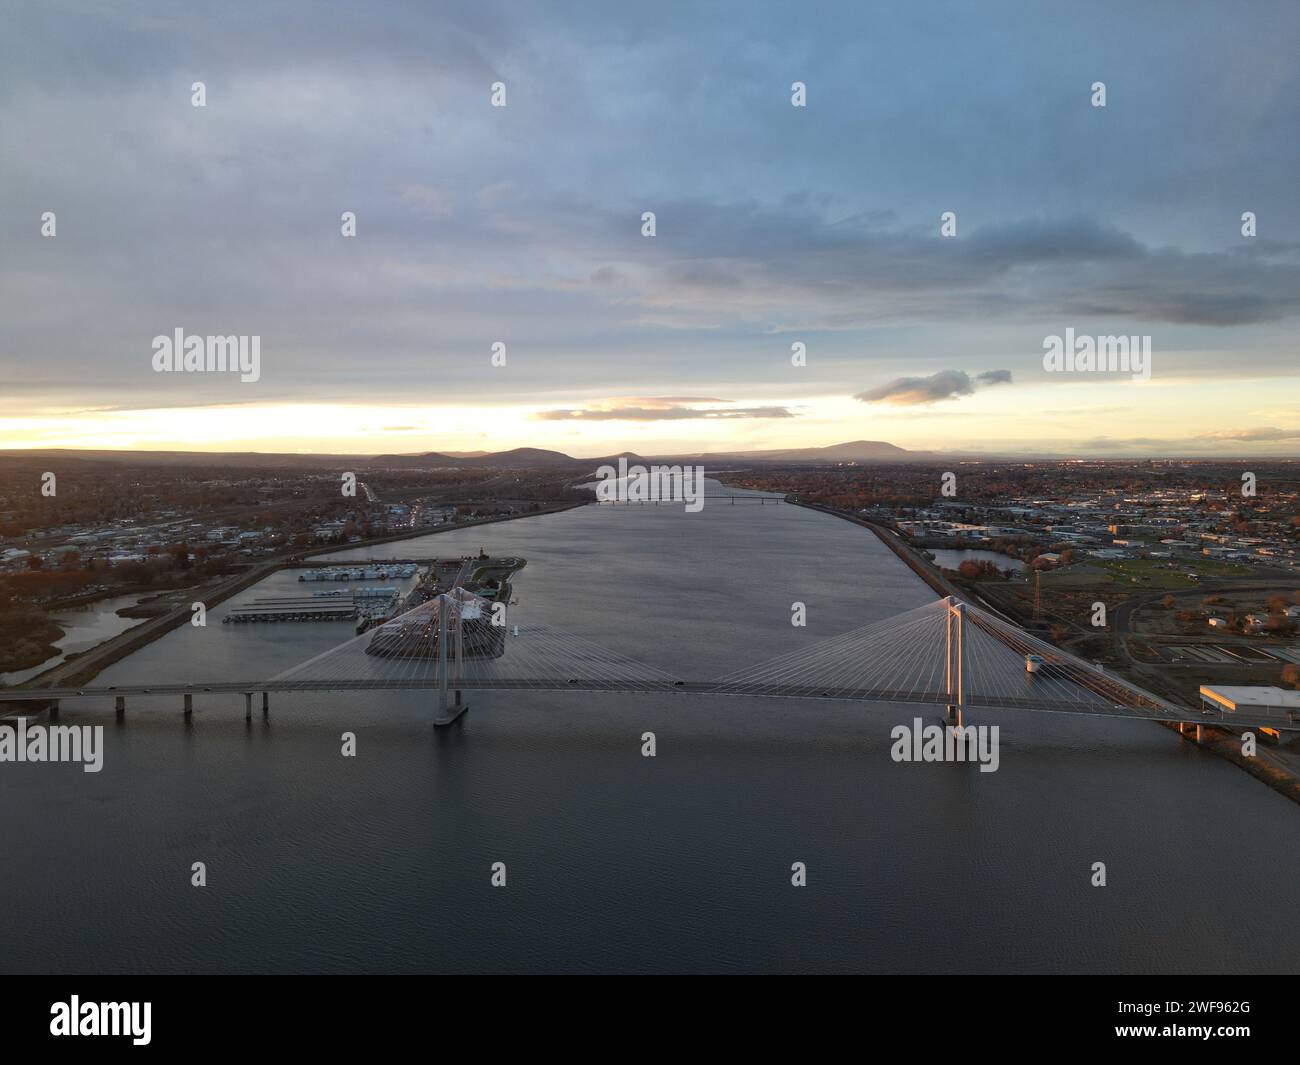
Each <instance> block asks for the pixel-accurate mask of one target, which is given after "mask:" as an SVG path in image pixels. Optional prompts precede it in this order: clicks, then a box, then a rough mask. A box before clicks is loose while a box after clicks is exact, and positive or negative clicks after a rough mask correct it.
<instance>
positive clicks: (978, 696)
mask: <svg viewBox="0 0 1300 1065" xmlns="http://www.w3.org/2000/svg"><path fill="white" fill-rule="evenodd" d="M484 603H485V601H483V600H481V599H478V597H476V596H473V595H472V594H470V593H467V592H465V591H464V590H463V589H454V590H453V591H452V592H450V593H448V594H444V595H440V596H437V597H435V598H434V599H432V600H430V601H429V602H428V603H425V604H422V605H420V606H418V607H415V608H413V609H412V610H409V611H407V612H406V613H404V614H402V615H399V616H398V617H396V618H394V619H392V620H391V621H388V622H386V623H384V624H383V625H382V626H380V627H378V628H376V629H373V630H371V631H369V632H366V633H363V634H361V635H359V636H357V637H355V638H353V639H350V640H347V641H345V642H344V643H342V644H340V645H338V646H337V647H333V648H331V649H329V650H328V651H325V652H323V653H322V654H319V655H316V656H315V657H314V658H311V659H309V660H307V661H305V662H302V663H300V664H298V665H295V666H294V667H292V668H290V669H288V670H285V671H283V672H281V673H278V674H276V675H274V676H270V677H263V678H249V679H238V680H232V679H229V678H221V679H214V680H213V681H211V682H207V683H202V682H184V683H168V682H165V681H164V682H160V683H154V684H129V685H84V686H80V687H75V688H73V687H59V688H54V687H50V688H13V689H5V690H0V702H4V701H9V702H15V701H27V702H33V701H35V702H46V703H49V704H51V706H52V707H54V708H57V704H58V702H59V701H61V700H64V699H73V698H78V697H92V696H98V697H112V698H114V699H115V701H116V706H117V709H118V710H119V712H121V711H124V710H125V705H126V698H127V697H128V696H167V695H171V696H176V695H179V696H182V697H183V700H184V709H185V712H186V713H189V712H191V711H192V709H193V697H194V696H195V695H197V694H201V693H205V692H211V693H242V694H243V695H244V696H245V707H246V713H247V716H250V717H251V715H252V711H253V697H254V695H255V694H256V693H259V692H260V693H261V699H262V709H263V711H264V712H266V710H267V707H268V698H269V694H270V693H272V692H317V691H340V692H346V691H401V690H426V691H430V692H431V693H435V699H434V702H435V704H436V705H435V710H436V714H435V717H434V721H435V723H436V724H446V723H449V722H450V721H452V720H455V718H456V717H458V716H459V714H460V713H462V712H463V711H464V709H466V704H465V702H464V693H466V692H475V691H502V692H508V691H575V692H639V693H651V694H653V693H663V694H692V695H708V696H742V697H748V698H777V699H838V700H847V701H851V702H860V703H887V704H906V705H915V706H917V707H934V708H943V710H944V711H945V713H946V714H947V717H948V720H949V721H951V722H953V723H956V724H962V723H963V722H964V718H965V715H967V714H968V713H969V712H970V711H973V710H995V711H1000V710H1021V711H1029V712H1036V713H1060V714H1082V715H1087V716H1094V717H1112V718H1127V719H1131V720H1145V721H1168V722H1174V723H1179V724H1180V725H1189V724H1190V725H1197V726H1199V725H1204V724H1216V723H1217V724H1225V725H1226V724H1231V725H1232V726H1234V727H1244V728H1258V727H1266V728H1278V729H1300V716H1298V715H1295V714H1287V713H1285V712H1280V713H1278V714H1275V715H1266V716H1258V715H1255V716H1252V715H1250V714H1242V713H1227V712H1224V711H1217V710H1193V709H1189V708H1187V707H1183V706H1178V705H1176V704H1173V703H1170V702H1168V701H1167V700H1164V699H1162V698H1160V697H1159V696H1157V695H1154V694H1152V693H1151V692H1148V691H1145V690H1144V689H1142V688H1140V687H1138V686H1136V685H1134V684H1132V683H1131V682H1129V681H1127V680H1124V679H1122V678H1120V677H1117V676H1114V675H1113V674H1109V673H1106V672H1105V671H1103V670H1102V669H1101V668H1100V667H1098V666H1096V665H1093V664H1092V663H1089V662H1086V661H1084V660H1082V659H1080V658H1078V657H1076V656H1074V655H1071V654H1069V653H1067V652H1065V651H1062V650H1060V649H1059V648H1056V647H1053V646H1052V645H1051V644H1048V643H1046V642H1045V641H1043V640H1040V639H1038V638H1037V637H1035V636H1032V635H1030V634H1029V633H1027V632H1025V631H1023V630H1022V629H1019V628H1017V627H1016V626H1015V625H1013V624H1011V623H1009V622H1007V621H1005V620H1003V619H1002V618H999V617H998V616H996V615H994V614H992V613H990V612H988V611H986V610H984V609H982V608H980V607H976V606H973V605H971V604H968V603H963V602H960V601H958V600H956V599H954V598H953V597H948V598H946V599H940V600H937V601H935V602H932V603H929V604H926V605H925V606H922V607H918V608H916V609H915V610H910V611H907V612H906V613H903V614H899V615H898V616H896V617H892V618H889V619H887V620H885V621H880V622H876V623H874V624H870V625H866V626H863V627H862V628H858V629H854V630H852V631H850V632H845V633H842V634H841V635H839V636H836V637H833V638H831V639H828V640H825V641H822V642H820V643H817V644H814V645H813V646H811V647H808V648H806V649H799V650H796V651H791V652H790V653H788V654H785V655H781V656H779V657H776V658H772V659H768V660H767V661H764V662H761V663H758V664H756V665H754V666H751V667H747V668H743V669H739V670H735V671H733V672H731V673H728V674H726V675H724V676H721V677H718V678H716V679H712V680H699V679H691V678H686V677H681V676H677V675H675V674H674V673H672V672H669V671H667V670H665V669H662V668H660V667H658V666H655V665H651V664H649V663H647V662H643V661H641V660H639V659H637V658H634V657H632V656H629V655H626V654H622V653H619V652H616V651H612V650H610V649H608V648H605V647H602V646H600V645H599V644H597V643H595V642H593V641H591V640H587V639H584V638H581V637H578V636H575V635H573V634H571V633H567V632H564V631H561V630H559V629H556V628H553V627H551V626H548V625H528V626H518V625H513V626H511V625H494V624H492V621H491V620H490V617H489V615H488V614H487V612H485V611H484V609H483V607H484ZM444 633H445V634H446V638H445V639H444V638H442V634H444Z"/></svg>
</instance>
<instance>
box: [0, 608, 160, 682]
mask: <svg viewBox="0 0 1300 1065" xmlns="http://www.w3.org/2000/svg"><path fill="white" fill-rule="evenodd" d="M139 601H140V596H138V595H118V596H114V597H113V598H111V599H101V600H100V601H99V602H97V603H90V604H88V605H86V606H74V607H65V608H63V609H62V610H60V611H59V612H58V613H56V614H53V615H51V616H52V617H53V619H54V620H55V621H57V622H58V623H59V624H60V625H61V626H63V637H62V638H61V639H59V640H57V641H56V642H55V644H54V646H55V647H57V648H58V653H56V654H53V655H51V656H50V657H49V658H47V659H46V660H45V661H44V662H42V663H41V664H40V665H38V666H33V667H32V668H31V669H20V670H15V671H14V672H13V673H0V684H21V683H22V682H23V681H25V680H27V679H28V678H29V677H34V676H36V674H38V673H44V672H45V671H46V670H47V669H52V668H53V667H54V666H57V665H58V664H59V663H60V662H62V661H63V660H64V659H65V658H67V657H68V655H72V654H77V653H79V652H81V651H88V650H90V649H91V648H92V647H96V646H98V645H99V644H101V643H103V642H104V641H105V640H111V639H112V638H113V637H114V636H116V635H118V634H119V633H122V632H125V631H126V630H127V629H129V628H132V627H134V626H136V625H139V624H141V623H142V621H143V619H142V618H124V617H121V616H119V615H118V613H117V612H118V610H120V609H122V608H123V607H128V606H135V605H136V603H138V602H139Z"/></svg>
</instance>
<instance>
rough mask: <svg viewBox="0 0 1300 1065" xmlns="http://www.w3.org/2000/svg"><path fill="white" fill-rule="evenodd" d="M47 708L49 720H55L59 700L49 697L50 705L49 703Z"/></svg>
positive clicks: (57, 714) (57, 713)
mask: <svg viewBox="0 0 1300 1065" xmlns="http://www.w3.org/2000/svg"><path fill="white" fill-rule="evenodd" d="M47 709H48V711H49V718H50V720H51V721H54V720H56V719H57V718H58V716H59V700H58V699H51V700H50V705H49V707H48V708H47Z"/></svg>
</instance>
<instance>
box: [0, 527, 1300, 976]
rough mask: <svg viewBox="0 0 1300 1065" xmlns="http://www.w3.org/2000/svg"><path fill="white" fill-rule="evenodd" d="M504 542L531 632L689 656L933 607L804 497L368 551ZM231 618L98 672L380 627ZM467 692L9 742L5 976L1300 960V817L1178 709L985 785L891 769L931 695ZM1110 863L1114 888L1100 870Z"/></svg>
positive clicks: (96, 710)
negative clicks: (73, 762)
mask: <svg viewBox="0 0 1300 1065" xmlns="http://www.w3.org/2000/svg"><path fill="white" fill-rule="evenodd" d="M480 547H482V548H485V549H486V550H487V551H488V552H489V553H491V554H496V555H521V556H523V557H525V558H526V559H527V560H528V564H527V567H526V568H525V569H524V570H523V571H522V572H521V573H520V574H519V576H518V578H517V580H516V581H515V592H516V595H517V597H518V599H519V605H518V607H516V608H513V611H512V620H514V618H515V616H516V614H515V613H514V611H517V612H518V614H517V616H518V617H522V618H524V619H525V620H529V619H531V620H544V621H545V622H547V623H549V624H552V625H555V626H558V627H560V628H563V629H566V630H568V631H570V632H572V633H575V634H577V635H580V636H582V637H584V638H588V639H592V640H596V641H598V642H600V643H602V644H604V645H605V646H607V647H610V648H612V649H614V650H616V651H619V652H621V653H624V654H629V655H634V656H636V657H638V658H641V659H643V660H644V661H646V662H649V663H652V664H655V665H659V666H662V667H663V668H665V669H668V670H670V671H672V672H674V673H677V674H679V675H682V676H688V677H690V678H692V679H696V678H698V679H707V678H709V677H712V676H716V675H718V674H721V673H723V672H727V671H730V670H732V669H734V668H737V667H739V666H741V665H744V664H745V663H749V662H761V661H763V660H764V659H766V658H768V657H770V656H773V655H776V654H782V653H785V652H787V651H790V650H791V649H794V648H797V647H800V646H811V645H813V644H814V643H816V642H817V641H818V640H820V639H824V638H826V637H829V636H833V635H836V634H838V633H840V632H843V631H845V630H847V629H850V628H856V627H858V626H860V625H862V624H865V623H867V622H870V621H876V620H880V619H884V618H888V617H890V616H892V615H894V614H897V613H899V612H901V611H904V610H908V609H911V608H912V607H915V606H918V605H920V604H922V603H925V602H927V601H929V600H930V599H932V598H933V593H932V592H931V591H930V590H929V589H928V588H926V587H925V586H924V585H923V584H922V583H921V581H920V580H918V579H917V578H916V577H915V576H914V575H913V574H912V573H911V572H910V571H909V570H908V569H907V568H906V567H904V566H903V565H902V564H901V563H900V562H899V561H898V560H897V559H896V558H895V557H894V555H893V554H892V553H891V552H890V551H889V550H888V549H887V548H886V547H885V546H884V545H883V544H881V543H880V542H879V541H878V540H877V539H876V538H875V536H874V535H873V534H872V533H871V532H869V531H868V530H866V529H864V528H861V527H858V526H856V525H853V524H851V523H849V522H845V521H841V520H838V519H836V518H833V517H830V516H827V515H824V514H819V513H815V512H812V511H809V510H806V509H803V508H799V507H794V506H788V505H767V506H762V507H760V506H756V505H753V504H739V505H735V506H732V505H728V504H722V505H717V506H715V505H712V504H709V505H706V506H705V508H704V510H703V511H702V512H700V513H698V514H687V513H685V512H684V511H683V510H682V509H681V508H678V507H669V506H659V507H586V508H581V509H578V510H571V511H566V512H563V513H559V514H552V515H546V516H542V517H536V518H527V519H523V520H519V521H511V522H503V523H498V524H492V525H486V526H480V527H477V528H471V529H466V530H463V531H456V532H449V533H443V534H438V535H434V536H429V537H425V538H422V539H420V540H408V541H404V542H399V543H393V544H389V545H384V546H382V547H378V548H367V549H361V550H356V551H350V552H341V553H340V554H339V556H338V557H339V558H346V557H380V556H385V557H416V556H419V555H423V554H436V555H440V556H451V555H456V554H461V553H469V552H473V553H477V552H478V550H479V548H480ZM273 580H278V581H281V582H283V581H284V580H286V578H285V577H284V575H278V576H277V578H273ZM297 587H298V588H301V587H303V586H302V585H298V586H297ZM266 591H267V589H266V588H265V587H263V588H261V589H250V592H249V593H245V594H250V593H251V594H259V595H260V594H266ZM796 601H797V602H802V603H804V604H805V605H806V609H807V619H808V624H807V627H806V628H795V627H792V626H791V624H790V618H791V604H792V603H794V602H796ZM229 607H230V604H223V605H222V606H220V607H217V608H214V609H213V611H211V612H210V614H209V624H208V625H207V627H206V628H202V629H198V628H193V627H191V626H184V627H182V628H180V629H177V630H174V631H173V632H171V633H169V634H167V635H166V636H164V637H163V638H162V639H160V640H158V641H157V642H155V643H153V644H151V645H149V646H148V647H146V648H143V649H142V650H141V651H139V652H137V653H136V654H134V655H132V656H130V657H129V658H127V659H126V660H124V661H122V662H120V663H118V664H117V665H115V666H113V667H112V668H111V669H109V670H107V671H105V673H104V674H102V675H101V677H100V681H101V682H103V683H107V684H113V683H119V682H125V681H137V682H138V681H147V680H155V681H156V680H160V679H163V678H164V677H166V678H172V679H181V678H184V679H192V680H202V679H210V678H214V677H221V676H232V675H235V676H241V677H242V676H249V677H252V676H263V675H270V674H273V673H276V672H279V671H280V670H283V669H285V668H287V667H288V666H290V665H293V664H294V663H296V662H298V661H301V660H304V659H306V658H309V657H311V656H312V655H314V654H317V653H319V652H320V651H322V650H325V649H326V648H328V647H330V646H332V644H334V643H336V642H339V641H341V640H344V639H347V638H348V637H349V636H350V635H351V626H350V625H349V624H345V623H314V624H298V625H293V624H278V625H222V624H221V623H220V619H221V617H222V616H223V613H224V611H225V610H227V609H229ZM470 701H471V710H470V711H469V713H468V714H467V715H466V716H465V717H464V718H463V719H462V720H461V722H460V723H459V724H458V725H457V726H455V727H453V728H451V729H448V730H446V731H445V732H439V733H436V734H435V733H434V732H433V730H432V729H431V728H430V726H429V719H430V717H431V713H432V708H431V705H430V697H429V696H428V695H424V694H414V693H412V694H406V693H366V694H364V695H358V694H355V693H353V694H296V695H273V696H272V705H271V715H270V719H269V721H268V722H263V721H262V720H261V718H260V716H255V719H254V721H253V722H252V723H251V725H249V724H246V723H245V721H244V719H243V705H242V699H240V698H238V697H235V698H230V697H219V696H211V695H209V696H206V697H205V696H202V695H200V696H198V697H196V710H195V714H194V717H193V719H192V721H191V722H190V724H188V725H187V724H186V723H185V722H184V720H183V718H182V717H181V714H180V712H179V709H180V708H179V705H177V704H178V700H170V701H169V700H164V699H154V700H151V701H145V700H136V701H134V702H133V703H132V704H131V705H130V707H129V709H128V713H127V716H126V719H125V721H124V722H123V723H121V724H117V723H115V721H114V717H113V714H112V709H111V706H110V705H109V704H108V702H107V701H106V700H105V701H102V702H99V703H91V702H85V703H81V702H73V703H69V704H67V705H65V708H64V710H63V714H62V719H61V720H62V723H65V724H79V723H93V724H102V725H105V726H106V731H105V742H106V752H105V765H104V769H103V771H102V772H100V773H98V774H87V773H83V772H81V770H80V768H78V767H76V766H67V765H59V766H48V765H30V764H23V765H14V764H8V763H7V764H0V830H2V831H3V838H4V840H5V848H6V854H5V860H4V861H3V862H2V863H0V892H2V893H3V899H4V905H3V906H2V907H0V969H3V970H4V971H7V972H46V971H53V972H83V971H93V972H114V971H149V972H153V971H164V972H298V971H324V972H338V971H375V972H495V971H503V970H506V971H520V970H522V971H575V972H604V971H618V972H623V971H638V972H640V971H644V972H665V971H669V972H677V971H691V972H694V971H745V972H749V971H810V972H833V971H866V972H935V971H941V972H1004V971H1015V972H1025V971H1029V972H1040V971H1041V972H1055V971H1082V972H1112V971H1122V972H1183V971H1188V972H1202V971H1203V972H1234V971H1259V972H1287V971H1293V970H1294V968H1295V964H1296V958H1297V957H1300V930H1298V929H1297V926H1296V923H1295V922H1294V921H1293V920H1290V918H1289V916H1288V915H1289V914H1291V913H1292V912H1294V909H1295V905H1296V903H1297V901H1300V842H1298V841H1300V808H1297V807H1296V806H1295V805H1294V804H1292V803H1290V802H1289V801H1287V800H1286V799H1284V798H1283V797H1282V796H1280V795H1278V794H1277V793H1275V792H1273V791H1272V790H1270V789H1269V788H1267V787H1265V786H1264V785H1262V784H1261V783H1259V782H1257V781H1256V780H1254V779H1252V778H1251V777H1250V776H1248V775H1247V774H1245V773H1243V772H1241V771H1240V770H1238V769H1236V768H1234V767H1233V766H1231V765H1230V764H1228V763H1227V762H1225V761H1223V760H1221V759H1218V758H1215V757H1213V756H1211V755H1209V754H1207V753H1205V752H1203V751H1200V750H1197V749H1196V748H1195V747H1194V746H1192V745H1190V744H1187V743H1183V742H1181V741H1179V740H1178V739H1177V738H1176V737H1174V736H1173V735H1172V734H1171V733H1170V732H1168V731H1167V730H1165V729H1162V728H1160V727H1158V726H1156V725H1154V724H1144V723H1129V722H1123V721H1115V720H1102V719H1084V718H1074V717H1065V716H1057V715H1046V714H1044V715H1035V714H1023V713H1022V714H1004V715H1000V716H999V717H998V718H997V719H996V720H994V719H992V718H989V719H988V721H987V722H985V723H996V724H998V725H1000V726H1001V730H1002V734H1001V760H1000V768H999V769H998V771H997V772H995V773H987V774H982V773H979V772H978V771H977V770H976V769H975V767H974V766H969V765H967V766H963V765H944V764H938V765H936V764H896V763H894V762H892V761H891V759H890V757H889V750H890V745H891V741H890V738H889V730H890V728H891V727H892V726H893V725H895V724H897V723H899V722H907V721H910V720H911V718H912V717H913V710H912V709H910V708H899V707H889V706H879V705H877V706H858V705H853V704H848V703H829V702H827V703H820V702H798V701H777V700H757V699H754V700H744V699H734V698H730V699H713V700H710V699H709V698H707V697H702V696H693V695H611V694H594V695H593V694H582V693H576V692H574V693H571V692H558V693H549V694H548V693H535V692H526V693H525V692H510V693H507V692H494V693H480V694H472V695H471V696H470ZM344 731H350V732H354V733H355V734H356V737H357V757H355V758H344V757H341V756H340V737H341V734H342V733H343V732H344ZM646 731H653V732H654V733H655V734H656V737H657V750H658V753H657V756H656V757H654V758H643V757H642V756H641V742H642V741H641V737H642V734H643V733H644V732H646ZM196 861H202V862H204V863H206V867H207V886H206V887H203V888H195V887H192V886H190V876H191V872H190V870H191V864H192V863H193V862H196ZM796 861H799V862H804V863H806V866H807V878H808V886H807V887H803V888H796V887H793V886H791V882H790V880H791V865H792V863H794V862H796ZM494 862H503V863H505V866H506V870H507V882H506V885H505V886H504V887H493V886H492V885H491V883H490V876H491V866H492V864H493V863H494ZM1094 862H1104V863H1105V865H1106V870H1107V879H1108V886H1106V887H1101V888H1098V887H1092V886H1091V884H1090V879H1091V875H1092V872H1091V870H1092V865H1093V863H1094Z"/></svg>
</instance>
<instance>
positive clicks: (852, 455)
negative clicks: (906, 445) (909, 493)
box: [689, 440, 935, 464]
mask: <svg viewBox="0 0 1300 1065" xmlns="http://www.w3.org/2000/svg"><path fill="white" fill-rule="evenodd" d="M689 457H690V458H692V459H694V460H696V461H700V462H703V463H705V464H708V463H714V464H716V463H719V462H797V463H832V462H862V463H867V462H918V461H925V460H928V459H931V458H934V457H935V456H934V454H933V453H932V452H929V451H907V450H904V449H903V448H901V447H896V446H895V445H893V444H887V443H885V442H884V441H883V440H853V441H850V442H849V443H847V444H831V445H829V446H827V447H796V448H783V449H780V450H775V451H720V452H706V453H705V454H703V455H694V456H689Z"/></svg>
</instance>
